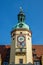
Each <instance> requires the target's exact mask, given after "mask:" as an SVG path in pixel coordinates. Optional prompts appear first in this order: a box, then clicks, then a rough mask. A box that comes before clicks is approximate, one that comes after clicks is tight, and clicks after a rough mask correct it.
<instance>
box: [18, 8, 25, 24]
mask: <svg viewBox="0 0 43 65" xmlns="http://www.w3.org/2000/svg"><path fill="white" fill-rule="evenodd" d="M24 20H25V14H24V12H23V9H22V7H20V12H19V14H18V22H19V23H20V22H24Z"/></svg>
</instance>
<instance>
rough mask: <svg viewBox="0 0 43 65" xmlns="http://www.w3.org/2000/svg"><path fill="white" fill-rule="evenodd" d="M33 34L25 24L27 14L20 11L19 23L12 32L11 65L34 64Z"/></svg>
mask: <svg viewBox="0 0 43 65" xmlns="http://www.w3.org/2000/svg"><path fill="white" fill-rule="evenodd" d="M31 38H32V34H31V31H30V28H29V26H28V25H27V24H25V14H24V12H23V10H22V8H21V9H20V12H19V14H18V23H17V25H16V26H15V27H13V30H12V31H11V39H12V43H11V52H10V64H12V63H14V64H29V63H33V62H32V40H31Z"/></svg>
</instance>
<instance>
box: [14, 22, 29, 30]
mask: <svg viewBox="0 0 43 65" xmlns="http://www.w3.org/2000/svg"><path fill="white" fill-rule="evenodd" d="M20 28H21V29H27V30H29V26H28V25H27V24H25V23H23V22H22V23H18V24H17V25H16V26H14V27H13V30H15V29H20Z"/></svg>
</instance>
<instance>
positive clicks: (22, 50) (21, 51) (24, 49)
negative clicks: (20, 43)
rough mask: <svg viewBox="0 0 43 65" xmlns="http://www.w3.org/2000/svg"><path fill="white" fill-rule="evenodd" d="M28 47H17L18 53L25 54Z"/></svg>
mask: <svg viewBox="0 0 43 65" xmlns="http://www.w3.org/2000/svg"><path fill="white" fill-rule="evenodd" d="M25 53H26V48H16V54H25Z"/></svg>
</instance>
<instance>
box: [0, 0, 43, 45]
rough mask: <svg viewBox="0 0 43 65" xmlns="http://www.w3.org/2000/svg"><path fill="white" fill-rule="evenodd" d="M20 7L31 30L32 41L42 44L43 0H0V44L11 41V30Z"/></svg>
mask: <svg viewBox="0 0 43 65" xmlns="http://www.w3.org/2000/svg"><path fill="white" fill-rule="evenodd" d="M20 7H22V8H23V11H24V13H25V15H26V20H25V22H26V23H27V24H28V25H29V26H30V29H31V31H32V43H33V44H43V0H0V45H4V44H5V45H8V44H10V43H11V34H10V32H11V30H12V27H13V26H15V25H16V24H17V22H18V20H17V15H18V13H19V11H20Z"/></svg>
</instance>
